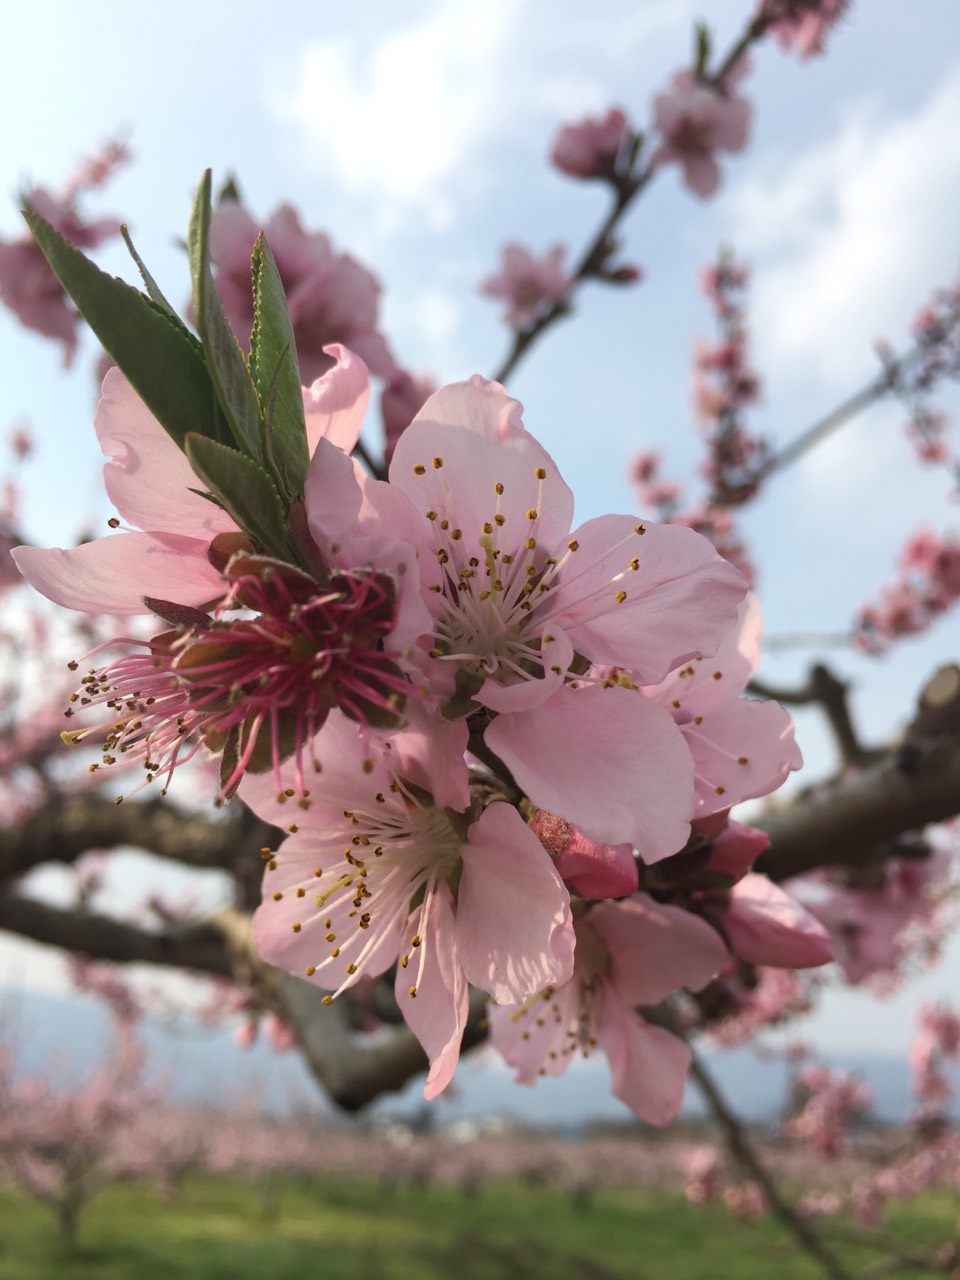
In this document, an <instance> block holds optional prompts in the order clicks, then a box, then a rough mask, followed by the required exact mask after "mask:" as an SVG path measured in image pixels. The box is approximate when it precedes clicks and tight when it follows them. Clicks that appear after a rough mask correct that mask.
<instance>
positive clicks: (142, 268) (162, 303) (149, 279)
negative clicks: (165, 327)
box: [120, 222, 193, 338]
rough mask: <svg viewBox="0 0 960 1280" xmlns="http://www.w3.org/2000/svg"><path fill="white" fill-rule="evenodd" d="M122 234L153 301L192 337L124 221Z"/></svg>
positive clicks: (121, 229) (121, 226) (121, 227)
mask: <svg viewBox="0 0 960 1280" xmlns="http://www.w3.org/2000/svg"><path fill="white" fill-rule="evenodd" d="M120 234H121V236H123V243H124V244H125V245H126V246H127V252H128V253H129V254H130V257H131V258H132V259H133V260H134V262H135V263H136V264H137V270H138V271H139V272H140V279H141V280H142V281H143V287H144V288H145V289H146V291H147V294H148V296H149V297H150V299H151V300H152V301H153V302H155V303H156V304H157V306H158V307H160V308H161V309H162V310H164V311H165V312H166V313H167V315H168V316H170V317H171V319H173V320H175V321H176V323H177V324H178V325H179V326H180V328H181V329H182V330H183V332H184V333H185V334H186V335H187V337H188V338H189V337H192V336H193V335H192V334H191V333H190V330H189V329H188V328H187V326H186V325H185V324H184V323H183V321H182V320H181V319H180V317H179V316H178V315H177V313H176V311H174V309H173V307H172V306H171V305H170V303H169V302H168V301H167V299H166V298H165V297H164V295H163V292H162V290H161V288H160V286H159V285H158V284H157V282H156V280H154V278H153V276H152V275H151V274H150V272H149V271H148V270H147V265H146V263H145V262H144V260H143V259H142V258H141V257H140V255H139V253H137V250H136V247H135V246H134V243H133V240H132V239H131V237H130V231H129V228H128V227H127V224H126V223H125V222H122V223H121V224H120Z"/></svg>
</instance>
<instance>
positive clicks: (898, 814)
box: [757, 666, 960, 880]
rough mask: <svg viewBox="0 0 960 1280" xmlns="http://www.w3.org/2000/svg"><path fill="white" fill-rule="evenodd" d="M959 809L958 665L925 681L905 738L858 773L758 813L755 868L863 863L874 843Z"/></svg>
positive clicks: (778, 870)
mask: <svg viewBox="0 0 960 1280" xmlns="http://www.w3.org/2000/svg"><path fill="white" fill-rule="evenodd" d="M958 811H960V668H958V667H957V666H948V667H941V668H940V670H939V671H937V672H936V673H935V674H934V675H933V676H932V677H931V678H930V679H929V680H928V681H927V683H926V685H925V686H924V688H923V691H922V693H921V695H920V702H919V707H918V710H917V714H916V717H915V718H914V721H913V724H912V725H911V726H910V728H909V729H908V731H907V734H906V736H905V738H904V741H903V742H902V743H901V744H900V745H899V746H898V747H896V748H895V749H893V750H891V751H889V752H888V753H887V754H886V755H885V756H884V758H883V759H881V760H879V761H878V762H877V763H875V764H873V765H871V766H869V767H868V768H865V769H864V770H863V771H862V772H861V773H859V774H857V775H855V776H852V777H847V778H844V779H843V780H842V781H840V782H838V783H837V784H836V785H835V786H833V787H831V788H830V789H829V790H828V791H825V792H823V793H822V794H812V795H808V796H806V797H804V799H803V800H802V801H801V802H799V803H797V804H796V805H794V806H793V807H792V808H791V809H788V810H786V811H784V812H782V813H778V814H774V815H772V816H770V817H767V818H761V819H760V820H759V821H758V823H757V825H758V826H762V827H763V828H764V830H766V831H768V832H769V833H770V837H771V845H770V849H769V850H768V851H767V853H765V854H764V855H763V857H762V858H761V859H760V860H759V862H758V864H757V870H759V871H763V872H765V873H766V874H767V875H769V876H771V877H772V878H773V879H774V880H786V879H787V878H788V877H790V876H795V875H800V874H802V873H803V872H805V871H811V870H813V869H814V868H816V867H822V866H830V865H838V866H850V865H860V864H863V863H865V862H868V861H870V860H871V855H874V856H875V850H876V849H877V846H879V845H884V844H889V843H890V842H892V841H893V840H895V839H896V837H897V836H900V835H904V834H905V833H907V832H909V831H917V830H919V829H920V828H922V827H925V826H927V825H928V824H929V823H931V822H942V821H944V820H945V819H947V818H952V817H954V816H955V815H956V814H957V812H958Z"/></svg>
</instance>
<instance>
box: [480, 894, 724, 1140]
mask: <svg viewBox="0 0 960 1280" xmlns="http://www.w3.org/2000/svg"><path fill="white" fill-rule="evenodd" d="M575 928H576V934H577V949H576V955H575V958H574V970H573V977H572V979H571V980H570V981H569V982H568V983H567V984H566V985H565V986H551V987H548V988H547V989H546V990H545V991H543V992H542V993H541V994H540V997H539V998H538V999H534V1000H528V1001H527V1002H526V1003H525V1004H522V1005H518V1006H516V1007H510V1006H509V1005H504V1006H502V1007H496V1008H491V1009H490V1011H489V1015H488V1016H489V1021H490V1035H491V1040H492V1043H493V1046H494V1048H495V1049H497V1050H498V1051H499V1052H500V1053H501V1054H502V1055H503V1057H504V1058H505V1059H506V1061H507V1063H508V1065H509V1066H511V1067H513V1068H514V1069H515V1070H516V1079H517V1080H518V1081H519V1082H520V1083H521V1084H533V1083H534V1082H535V1081H536V1079H537V1077H538V1076H540V1075H554V1076H556V1075H562V1074H563V1072H564V1071H566V1069H567V1067H568V1065H569V1063H570V1061H571V1059H572V1058H573V1057H574V1056H575V1055H577V1054H579V1055H581V1056H582V1057H585V1058H586V1057H589V1056H590V1054H591V1052H592V1050H593V1049H594V1048H596V1047H599V1048H600V1049H601V1050H602V1051H603V1052H604V1053H605V1054H606V1056H607V1058H608V1060H609V1062H610V1071H611V1075H612V1077H613V1093H614V1095H615V1096H616V1097H618V1098H619V1099H620V1100H621V1101H622V1102H625V1103H626V1104H627V1106H628V1107H630V1108H631V1109H632V1110H633V1111H635V1112H636V1114H637V1115H638V1116H640V1117H641V1119H643V1120H646V1121H647V1122H648V1123H650V1124H659V1125H663V1124H668V1123H669V1122H670V1121H671V1120H672V1119H673V1118H674V1116H675V1115H676V1114H677V1112H678V1111H679V1110H680V1105H681V1103H682V1101H683V1091H684V1086H685V1084H686V1076H687V1069H688V1067H689V1064H690V1051H689V1049H688V1048H687V1046H686V1045H685V1044H684V1043H683V1041H682V1040H680V1039H678V1038H677V1037H676V1036H674V1035H672V1034H671V1033H670V1032H669V1031H665V1030H664V1029H663V1028H662V1027H657V1026H652V1025H651V1024H650V1023H648V1022H646V1021H645V1020H644V1019H643V1018H642V1017H640V1015H639V1014H638V1013H637V1012H636V1008H637V1005H656V1004H659V1003H660V1001H661V1000H664V999H666V997H667V996H669V995H672V994H673V993H674V992H675V991H677V990H679V989H680V988H681V987H686V988H688V989H689V990H691V991H698V990H699V989H700V988H701V987H702V986H704V985H705V984H706V983H707V982H709V981H710V980H711V978H713V977H715V976H716V974H717V973H718V972H719V971H720V969H722V968H723V966H724V965H725V964H726V962H727V959H728V956H727V951H726V948H725V947H724V945H723V943H722V942H721V941H720V939H719V937H718V936H717V934H716V932H715V931H714V930H713V929H711V928H710V926H709V925H707V924H705V923H704V922H703V921H702V920H700V919H698V918H697V917H696V916H693V915H690V914H689V913H688V912H686V911H682V910H680V908H678V907H672V906H666V905H664V904H662V903H659V902H655V901H654V900H653V899H652V898H650V897H648V896H647V894H645V893H637V894H635V895H634V896H633V897H632V898H629V899H627V900H626V901H624V902H602V903H600V904H599V905H598V906H595V907H593V908H592V909H591V910H590V912H589V913H588V914H587V915H586V916H584V917H582V918H581V919H579V920H577V921H576V924H575Z"/></svg>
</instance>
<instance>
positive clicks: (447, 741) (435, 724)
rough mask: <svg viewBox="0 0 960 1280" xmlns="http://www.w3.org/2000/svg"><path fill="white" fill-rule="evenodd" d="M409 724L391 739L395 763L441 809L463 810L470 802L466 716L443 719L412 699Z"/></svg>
mask: <svg viewBox="0 0 960 1280" xmlns="http://www.w3.org/2000/svg"><path fill="white" fill-rule="evenodd" d="M404 719H405V720H406V725H405V727H404V730H403V732H402V733H398V734H396V735H395V736H394V737H393V738H392V739H391V744H392V747H393V750H392V753H391V754H392V759H393V767H394V768H395V770H396V772H397V773H398V774H400V775H401V776H402V777H403V778H404V779H405V780H406V781H409V782H413V783H415V784H416V785H417V786H421V787H423V788H424V790H426V791H429V792H430V794H431V795H432V796H433V800H434V803H435V804H436V806H437V808H438V809H454V810H455V811H456V812H457V813H463V812H465V811H466V809H467V808H469V805H470V782H469V775H468V773H467V766H466V762H465V760H464V758H463V755H464V752H465V751H466V749H467V737H468V729H467V722H466V720H444V719H442V718H441V717H440V716H438V715H437V714H436V712H433V711H430V710H428V708H427V707H426V706H425V705H424V703H422V702H418V701H416V700H414V699H411V701H410V703H409V704H408V706H407V707H406V708H405V710H404Z"/></svg>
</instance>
